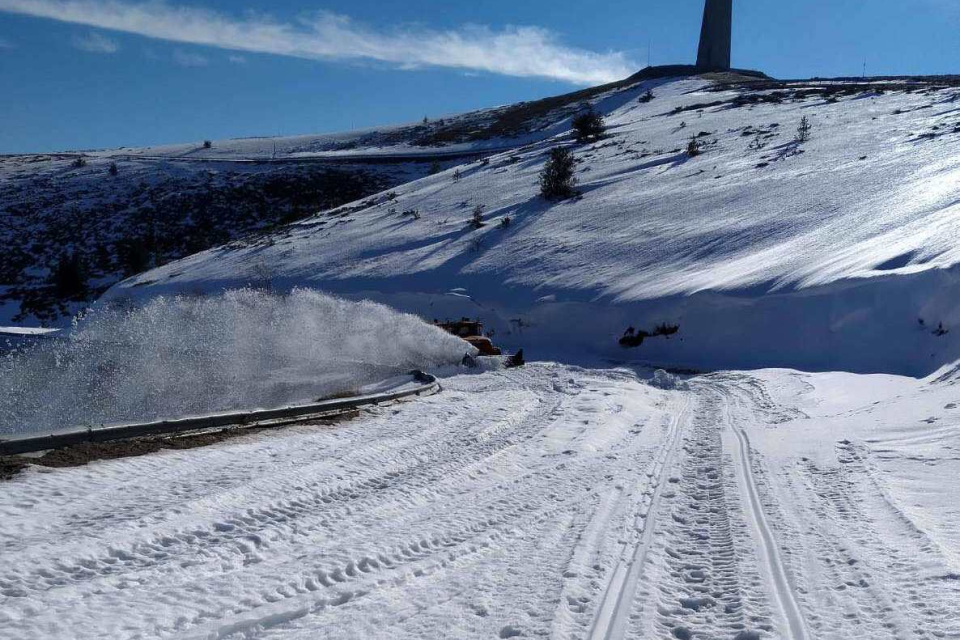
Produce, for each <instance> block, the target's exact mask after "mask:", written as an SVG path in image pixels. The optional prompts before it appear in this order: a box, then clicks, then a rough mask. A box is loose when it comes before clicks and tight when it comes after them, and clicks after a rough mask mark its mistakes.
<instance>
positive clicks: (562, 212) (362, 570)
mask: <svg viewBox="0 0 960 640" xmlns="http://www.w3.org/2000/svg"><path fill="white" fill-rule="evenodd" d="M830 86H839V85H831V84H830V83H793V84H791V85H789V86H788V87H787V88H785V89H784V88H780V89H778V91H779V92H780V93H775V92H774V91H773V90H771V89H733V88H729V87H728V88H720V89H717V88H716V87H714V86H713V85H710V84H708V83H707V82H705V81H703V80H699V79H684V80H673V81H656V82H645V83H641V84H638V85H636V86H633V87H627V88H625V89H618V90H611V91H607V92H605V93H602V94H597V95H595V96H594V97H593V100H594V102H595V103H596V106H597V108H599V109H600V110H602V111H603V112H604V114H606V117H607V122H608V124H609V125H610V134H611V135H610V137H608V138H607V139H606V140H603V141H601V142H599V143H596V144H591V145H575V144H574V143H573V142H572V140H571V138H570V136H569V134H568V132H567V128H568V124H569V119H568V116H569V114H568V113H559V114H558V113H554V114H552V115H549V116H544V119H543V120H542V121H539V122H538V123H537V126H536V127H532V128H531V129H530V131H531V132H530V133H529V135H528V136H526V137H523V138H521V139H518V140H517V141H515V144H517V145H520V146H518V148H516V149H512V150H511V151H509V152H504V153H502V154H500V155H494V156H492V157H490V158H488V159H487V160H486V161H483V160H481V161H477V162H472V163H469V164H466V165H463V166H461V167H460V175H461V177H460V178H459V179H458V180H455V179H454V175H453V169H451V170H450V171H446V172H442V173H440V174H438V175H435V176H431V177H427V178H424V179H421V180H417V181H414V182H410V183H408V184H406V185H404V186H402V187H399V188H397V189H396V190H395V195H394V194H381V195H380V196H377V197H374V198H370V199H368V200H365V201H363V202H359V203H355V204H352V205H347V206H344V207H340V208H338V209H335V210H332V211H326V212H320V213H318V214H317V215H316V216H314V217H313V218H311V219H308V220H305V221H303V222H301V223H298V224H295V225H292V226H290V227H287V228H285V229H282V230H280V231H278V232H276V233H273V234H272V235H271V236H269V237H268V238H265V239H264V240H263V241H262V242H253V243H248V244H246V245H239V244H234V245H230V246H225V247H221V248H218V249H213V250H210V251H207V252H203V253H200V254H197V255H194V256H191V257H189V258H186V259H184V260H181V261H178V262H176V263H174V264H171V265H168V266H166V267H162V268H160V269H156V270H153V271H151V272H148V273H146V274H143V275H141V276H138V277H136V278H133V279H131V280H129V281H126V282H124V283H121V284H119V285H117V286H115V287H113V288H112V289H111V290H110V291H109V292H108V293H107V295H106V296H105V298H104V299H103V300H102V301H101V303H100V304H99V305H98V306H97V307H96V308H95V309H94V312H93V315H92V316H91V320H89V321H85V322H83V323H81V324H80V325H79V327H78V328H77V329H75V330H74V332H73V333H72V334H70V337H69V340H68V341H66V342H58V341H52V342H45V343H43V344H42V345H41V346H39V347H36V351H34V352H33V360H30V359H26V360H24V359H19V358H17V359H6V360H0V382H4V381H6V384H7V385H8V387H9V385H10V383H14V384H13V390H14V392H13V394H12V395H11V394H10V393H9V392H8V393H6V394H2V395H0V408H2V409H4V410H5V411H7V412H8V413H7V414H6V415H10V413H9V412H11V411H13V412H20V413H18V414H17V415H18V416H19V415H26V417H25V418H19V417H18V418H17V419H16V420H15V421H14V423H15V424H16V425H18V428H23V427H27V428H32V426H33V425H45V424H47V423H49V421H50V419H51V417H58V418H59V417H62V416H67V417H71V418H72V419H73V418H74V417H75V419H79V420H89V419H90V418H89V417H83V416H89V415H91V411H93V412H100V413H97V414H96V415H97V416H98V417H96V418H95V419H97V420H100V419H122V418H123V417H128V416H133V415H136V416H137V417H138V418H140V417H149V415H153V414H159V413H165V412H168V411H170V410H171V409H172V410H174V411H175V412H179V413H183V412H192V411H196V410H199V409H201V408H202V409H204V410H215V409H217V408H219V407H221V406H222V405H225V404H230V405H236V406H241V405H242V406H244V408H253V407H254V406H260V405H263V404H267V403H273V402H285V401H288V400H291V399H295V398H300V397H308V396H312V395H316V394H319V393H321V392H323V390H327V391H329V390H331V389H332V387H330V386H328V383H329V384H332V383H333V382H336V383H337V384H340V385H341V386H340V387H338V388H343V385H346V386H348V387H349V386H351V385H352V386H353V387H354V388H359V387H361V386H362V384H365V383H376V381H377V380H381V379H383V378H388V377H390V376H392V375H394V374H395V373H398V372H402V371H403V369H405V368H412V367H414V366H417V367H421V368H423V367H430V366H434V365H436V366H435V368H434V369H433V370H434V371H435V372H437V373H438V374H440V375H442V376H444V379H443V380H442V387H443V391H442V392H441V393H440V394H438V395H435V396H431V397H429V398H421V399H418V400H416V401H413V402H408V403H400V404H393V405H389V406H380V407H376V408H373V409H371V410H368V411H365V412H364V413H363V414H362V415H361V416H360V417H359V418H358V419H356V420H353V421H350V422H346V423H343V424H340V425H337V426H335V427H333V428H331V426H330V425H304V426H298V427H292V428H287V429H283V430H276V431H271V432H263V433H258V434H248V435H246V436H243V437H241V438H238V439H233V440H229V441H226V442H223V443H220V444H218V445H214V446H210V447H206V448H201V449H193V450H186V451H175V450H167V451H163V452H161V453H158V454H154V455H148V456H143V457H138V458H128V459H119V460H111V461H101V462H95V463H92V464H89V465H87V466H85V467H80V468H72V469H58V470H52V469H46V468H43V467H39V466H38V467H31V468H29V469H27V470H26V471H25V472H23V473H22V474H20V475H19V476H17V477H15V478H14V479H12V480H10V481H8V482H5V483H4V484H3V485H2V491H0V555H2V557H3V559H4V562H3V563H0V629H3V630H4V634H5V635H4V637H5V638H6V637H7V636H10V637H11V638H13V639H15V640H20V639H26V638H35V637H48V638H77V639H82V638H103V637H109V638H117V639H124V638H145V637H150V638H197V639H200V638H203V639H207V638H245V639H247V640H253V639H262V640H268V639H281V638H282V639H283V640H296V639H300V638H302V639H304V640H306V639H313V638H318V637H335V638H345V639H349V638H358V639H359V638H363V639H377V638H383V639H387V638H389V639H391V640H393V639H404V638H410V639H414V638H417V639H419V638H458V639H461V638H462V639H465V640H470V639H472V638H478V639H479V638H498V637H499V638H513V637H520V638H529V637H550V638H558V639H567V638H569V639H573V638H578V639H589V640H600V639H604V640H612V639H614V638H631V639H638V640H651V639H655V638H656V639H660V638H675V639H677V640H684V639H697V640H700V639H705V638H718V639H728V640H729V639H733V640H841V639H842V640H894V639H896V640H901V639H906V638H910V639H917V640H921V639H928V638H929V639H934V638H937V639H941V638H960V614H958V613H957V612H958V611H960V528H958V527H957V524H956V523H957V522H958V521H960V502H958V501H957V499H956V496H957V495H958V494H960V386H958V385H960V343H958V341H957V339H956V336H957V333H958V331H960V328H958V324H960V296H958V295H957V294H958V284H960V264H958V263H960V259H958V258H960V253H958V252H960V250H958V248H957V247H958V244H957V237H958V235H960V217H958V216H960V209H958V204H957V200H956V197H955V193H954V192H955V187H954V185H955V184H956V182H957V178H958V177H960V155H958V154H957V153H956V152H955V151H954V147H955V146H956V142H957V140H956V138H957V136H958V135H960V126H958V121H957V120H956V101H957V99H958V97H960V93H958V91H957V89H956V88H949V87H936V86H933V84H932V83H929V82H928V83H926V84H924V83H911V82H898V83H893V84H891V83H886V84H881V83H876V84H873V85H871V86H869V87H861V88H857V89H854V90H852V91H848V92H846V93H841V94H837V95H835V96H832V97H830V96H825V95H823V94H822V93H818V92H819V91H821V90H822V89H823V88H824V87H830ZM891 87H892V88H891ZM648 88H652V89H653V91H654V93H655V94H656V98H655V99H654V100H653V101H652V102H649V103H643V102H638V97H639V96H640V95H642V94H643V93H644V92H645V91H646V90H647V89H648ZM698 105H699V106H698ZM491 113H492V112H491ZM803 116H807V117H808V118H809V119H810V121H811V122H812V124H813V137H812V139H811V140H810V141H808V142H806V143H803V144H798V143H796V142H794V141H793V132H794V130H795V128H796V126H797V124H798V123H799V121H800V118H801V117H803ZM484 117H485V116H484V115H483V112H481V113H480V114H479V115H478V114H468V115H466V116H463V121H464V122H465V123H466V124H467V125H472V123H474V122H475V121H479V120H483V118H484ZM491 117H492V116H491ZM682 125H683V126H682ZM700 132H705V135H703V136H701V138H702V140H703V141H704V142H705V147H704V153H703V154H702V155H700V156H697V157H693V158H691V157H688V156H687V155H686V154H685V153H684V152H683V151H682V148H683V147H684V146H685V143H686V140H687V139H688V138H689V137H690V136H691V135H699V134H700ZM414 134H415V131H414V129H413V128H409V127H408V128H402V127H401V128H398V129H396V130H383V131H381V132H377V133H374V132H367V133H365V134H363V135H361V136H360V137H356V136H353V137H351V136H347V135H345V136H342V137H336V136H334V137H331V138H330V139H322V137H314V138H310V139H306V138H305V139H302V140H296V141H294V140H291V141H290V142H289V144H287V143H283V144H279V145H278V146H279V147H280V148H281V149H282V153H283V154H287V155H297V154H308V155H309V154H318V155H322V154H332V155H335V154H341V155H348V154H355V155H358V156H364V155H366V156H368V157H374V156H380V157H382V156H384V155H387V154H407V153H410V154H420V153H422V152H423V150H422V148H417V145H416V144H415V138H416V136H415V135H414ZM503 142H504V141H503V140H493V141H486V142H483V143H479V144H478V146H476V147H471V146H470V144H469V143H464V142H460V143H457V144H456V145H450V146H448V147H442V149H446V150H448V151H451V152H456V153H461V152H464V150H467V151H469V150H471V149H480V148H481V147H483V145H487V146H486V148H487V149H488V150H489V149H490V148H491V145H494V144H502V143H503ZM273 144H274V141H272V140H265V141H260V142H256V141H238V142H237V143H236V144H234V145H233V146H231V145H229V144H225V143H217V144H215V145H213V148H212V149H210V150H196V151H195V152H193V151H190V149H186V148H170V149H167V150H152V151H149V152H147V151H141V152H138V153H141V154H142V155H144V157H147V155H149V154H157V155H163V154H166V155H167V156H168V157H171V158H173V157H181V159H182V157H190V156H193V155H196V156H197V157H201V158H202V157H204V156H216V155H218V154H221V155H229V156H230V157H231V158H233V159H234V160H243V159H244V158H243V155H244V154H250V155H251V156H253V155H256V154H260V155H263V154H265V153H267V152H268V149H272V146H273ZM258 145H259V146H258ZM557 145H569V146H572V147H573V149H574V153H575V155H576V156H577V157H578V159H579V160H580V164H579V165H578V167H579V168H578V178H579V181H580V189H581V190H582V191H583V195H582V197H581V198H577V199H574V200H570V201H565V202H559V203H550V202H545V201H543V200H542V199H541V198H539V196H538V195H537V186H536V184H537V174H538V172H539V171H540V168H541V167H542V166H543V162H544V158H545V155H546V154H547V153H548V152H549V151H550V149H552V148H553V147H555V146H557ZM758 147H763V148H758ZM131 153H133V152H131ZM271 153H272V151H271ZM477 205H483V207H484V218H485V221H486V223H487V224H486V225H485V226H483V227H482V228H480V229H475V228H471V227H469V226H468V221H469V219H470V216H471V213H472V211H473V210H474V208H475V207H476V206H477ZM412 210H415V211H417V212H418V214H419V215H418V216H411V215H404V214H403V212H405V211H412ZM508 216H509V217H510V219H511V224H510V225H509V226H506V227H501V225H500V224H499V222H500V221H501V220H502V219H504V218H505V217H508ZM249 282H268V283H269V285H270V286H271V287H273V288H274V289H276V290H278V291H286V290H292V291H293V293H292V295H290V296H283V295H280V294H276V293H265V292H252V291H239V292H232V293H226V294H224V293H222V292H223V291H225V290H230V289H232V288H235V287H237V286H243V285H246V284H247V283H249ZM297 287H314V288H319V289H323V290H325V291H328V292H331V293H333V294H337V295H340V296H343V297H345V298H350V299H355V300H367V299H368V300H375V301H378V302H383V303H387V304H388V305H389V306H391V307H393V308H395V309H400V310H402V311H407V312H412V313H415V314H417V315H419V316H420V317H421V318H423V319H427V320H430V319H433V318H438V319H444V318H459V317H462V316H469V317H478V316H479V317H481V318H482V319H483V320H484V322H485V325H486V327H487V328H488V329H493V330H494V332H495V336H494V337H495V340H496V341H497V343H498V344H502V345H504V346H506V347H508V348H517V347H521V346H522V347H526V353H527V356H528V358H536V359H542V360H549V359H551V358H552V359H555V360H557V361H558V362H548V361H541V362H534V363H533V364H529V365H527V366H526V367H524V368H521V369H505V368H503V366H502V364H501V363H499V361H496V360H488V359H481V362H480V366H479V367H478V368H476V369H472V370H466V369H462V368H460V367H458V366H457V364H456V363H457V362H458V361H459V360H460V357H461V356H462V352H463V343H462V342H460V341H459V340H456V339H454V338H452V337H451V336H446V335H445V334H442V333H440V332H439V331H438V330H436V329H435V328H433V327H430V326H428V325H426V324H424V323H422V322H421V321H419V320H417V319H415V318H414V317H412V316H402V315H398V314H396V313H394V312H392V311H390V310H388V309H387V308H386V307H383V306H378V305H375V304H373V303H370V302H363V303H354V302H348V301H344V300H341V299H334V298H331V297H328V296H327V295H325V294H319V293H316V292H310V291H306V290H303V289H298V288H297ZM182 294H190V296H191V297H170V296H177V295H182ZM158 296H159V297H158ZM356 304H359V305H361V307H359V309H360V311H358V307H356V306H354V305H356ZM126 305H133V307H132V308H133V309H134V310H133V311H130V312H124V311H122V309H124V308H126ZM141 305H143V306H141ZM358 318H359V319H361V320H362V323H361V321H360V320H358ZM662 324H668V325H672V324H677V325H679V326H680V330H679V333H677V334H676V335H673V336H671V337H669V338H668V337H656V338H648V339H647V340H646V341H645V342H644V343H643V345H641V346H640V347H639V348H638V349H637V350H624V349H623V348H621V347H620V346H619V344H618V341H619V338H620V337H621V336H622V335H623V333H624V331H625V330H626V329H627V328H628V327H633V328H634V329H635V330H640V331H648V332H653V330H654V327H656V326H658V325H662ZM384 335H387V336H389V339H384V338H383V336H384ZM396 337H399V338H400V339H399V340H395V339H394V338H396ZM106 343H110V344H109V345H107V344H106ZM331 354H333V355H331ZM371 354H374V355H373V356H371ZM358 359H362V360H363V361H364V363H365V365H364V366H363V367H360V368H359V369H358V367H357V362H356V361H357V360H358ZM158 363H159V366H158ZM366 365H370V366H369V367H368V366H366ZM3 367H6V368H5V369H4V368H3ZM696 369H699V370H700V371H697V370H696ZM49 371H53V372H54V375H53V376H51V381H49V382H48V381H47V380H46V379H45V377H46V376H47V375H48V372H49ZM358 371H361V372H362V375H359V376H358V374H357V372H358ZM368 373H369V375H367V374H368ZM868 374H869V375H868ZM358 378H359V379H358ZM238 381H239V382H240V384H235V383H237V382H238ZM348 383H349V384H348ZM316 385H319V386H316ZM367 388H371V387H367ZM155 392H156V393H155ZM18 394H19V395H18ZM78 399H79V400H80V401H79V402H78V401H77V400H78ZM5 402H6V404H4V403H5ZM75 407H83V409H82V411H80V413H77V412H76V411H77V410H76V409H75ZM81 414H82V415H81ZM144 414H146V415H144ZM0 415H5V414H4V413H3V412H2V411H0ZM101 415H107V416H108V417H107V418H101V417H99V416H101ZM14 423H11V424H14Z"/></svg>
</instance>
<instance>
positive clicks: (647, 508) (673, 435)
mask: <svg viewBox="0 0 960 640" xmlns="http://www.w3.org/2000/svg"><path fill="white" fill-rule="evenodd" d="M689 402H690V400H689V399H686V400H685V401H684V402H683V403H682V404H680V406H679V407H678V409H677V413H676V415H675V417H674V418H673V420H672V424H671V427H670V437H669V439H668V441H667V443H666V445H665V447H664V450H663V451H662V452H661V455H660V456H659V457H658V458H657V461H656V465H655V468H654V469H653V471H652V473H651V475H650V476H649V477H650V479H651V483H650V485H649V489H648V491H647V493H645V494H644V495H645V497H646V500H645V501H644V503H643V505H642V507H643V508H642V510H641V511H640V512H639V513H637V514H636V521H635V526H636V530H637V531H638V532H640V535H639V537H637V538H636V539H635V540H631V541H628V542H626V543H624V546H623V550H622V552H621V554H620V559H619V561H618V562H617V564H616V566H615V567H614V569H613V572H612V575H611V577H610V582H609V584H608V586H607V589H606V591H605V592H604V595H603V598H602V599H601V600H600V604H599V607H598V610H597V616H596V618H595V619H594V622H593V625H592V627H591V629H590V634H589V638H590V640H612V639H614V638H622V637H623V635H624V633H625V628H626V626H627V624H628V622H629V620H628V618H629V615H630V608H631V607H632V605H633V599H634V596H635V595H636V591H637V585H638V583H639V581H640V578H641V576H642V575H643V569H644V565H645V564H646V561H647V554H648V552H649V551H650V548H651V547H652V545H653V543H654V531H655V530H656V525H657V512H658V510H659V508H660V502H661V501H662V498H663V493H664V490H665V488H666V486H667V484H668V475H669V473H670V470H671V468H672V467H673V462H674V458H675V457H676V455H677V451H678V450H679V448H680V444H681V442H682V441H683V434H684V427H685V426H686V424H685V423H686V421H687V412H688V411H689V407H688V404H689Z"/></svg>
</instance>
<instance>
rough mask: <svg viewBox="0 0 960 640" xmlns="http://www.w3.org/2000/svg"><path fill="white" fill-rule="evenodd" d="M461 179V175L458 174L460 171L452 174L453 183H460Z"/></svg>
mask: <svg viewBox="0 0 960 640" xmlns="http://www.w3.org/2000/svg"><path fill="white" fill-rule="evenodd" d="M462 177H463V174H462V173H460V169H457V170H456V171H454V172H453V181H454V182H460V178H462Z"/></svg>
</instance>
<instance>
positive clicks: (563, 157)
mask: <svg viewBox="0 0 960 640" xmlns="http://www.w3.org/2000/svg"><path fill="white" fill-rule="evenodd" d="M574 163H575V161H574V159H573V154H572V153H570V151H569V150H568V149H566V148H564V147H557V148H555V149H553V150H552V151H551V152H550V158H549V159H548V160H547V164H546V165H544V167H543V171H542V172H541V173H540V194H541V195H542V196H543V197H544V198H547V199H548V200H556V199H563V198H570V197H572V196H573V195H574V194H575V193H576V192H575V191H574V187H575V186H576V184H577V178H576V176H574V175H573V169H574Z"/></svg>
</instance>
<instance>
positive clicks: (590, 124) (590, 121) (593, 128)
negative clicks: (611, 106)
mask: <svg viewBox="0 0 960 640" xmlns="http://www.w3.org/2000/svg"><path fill="white" fill-rule="evenodd" d="M606 131H607V126H606V124H605V123H604V121H603V116H602V115H600V114H599V113H598V112H597V111H595V110H594V109H593V107H591V106H587V107H586V108H585V109H584V110H583V111H581V112H580V113H579V114H578V115H577V116H576V117H575V118H574V119H573V134H574V136H575V137H576V138H577V142H580V143H584V142H589V141H590V140H599V139H600V138H602V137H603V134H604V133H606Z"/></svg>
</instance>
